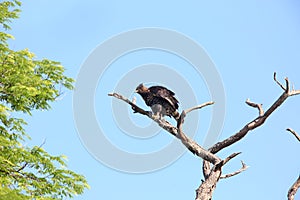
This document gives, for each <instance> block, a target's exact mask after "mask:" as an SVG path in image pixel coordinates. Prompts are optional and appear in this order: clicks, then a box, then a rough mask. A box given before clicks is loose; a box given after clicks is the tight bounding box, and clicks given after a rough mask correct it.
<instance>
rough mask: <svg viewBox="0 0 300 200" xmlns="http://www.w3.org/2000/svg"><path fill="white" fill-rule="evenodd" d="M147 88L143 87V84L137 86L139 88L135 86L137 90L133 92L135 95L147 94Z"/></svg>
mask: <svg viewBox="0 0 300 200" xmlns="http://www.w3.org/2000/svg"><path fill="white" fill-rule="evenodd" d="M148 91H149V90H148V88H147V87H146V86H144V85H143V83H141V84H139V86H137V88H136V89H135V92H136V93H139V94H141V93H145V92H148Z"/></svg>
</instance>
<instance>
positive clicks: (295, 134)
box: [286, 128, 300, 142]
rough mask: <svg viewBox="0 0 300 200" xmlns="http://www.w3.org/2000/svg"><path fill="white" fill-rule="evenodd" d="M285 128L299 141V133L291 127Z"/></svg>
mask: <svg viewBox="0 0 300 200" xmlns="http://www.w3.org/2000/svg"><path fill="white" fill-rule="evenodd" d="M286 130H287V131H289V132H291V133H292V134H293V135H294V136H295V137H296V138H297V140H298V141H299V142H300V135H298V134H297V133H296V131H294V130H293V129H291V128H287V129H286Z"/></svg>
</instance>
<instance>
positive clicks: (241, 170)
mask: <svg viewBox="0 0 300 200" xmlns="http://www.w3.org/2000/svg"><path fill="white" fill-rule="evenodd" d="M241 163H242V167H241V169H239V170H237V171H235V172H233V173H230V174H225V175H222V176H221V177H220V178H221V179H225V178H230V177H232V176H235V175H238V174H239V173H241V172H243V171H245V170H246V169H248V167H249V166H247V165H246V164H245V163H244V162H243V161H241Z"/></svg>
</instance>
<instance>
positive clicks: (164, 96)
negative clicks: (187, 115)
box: [135, 83, 179, 120]
mask: <svg viewBox="0 0 300 200" xmlns="http://www.w3.org/2000/svg"><path fill="white" fill-rule="evenodd" d="M135 92H136V93H138V94H139V95H141V96H142V98H143V99H144V101H145V103H146V105H147V106H149V107H151V110H152V112H153V114H154V115H155V116H156V117H159V119H161V118H162V117H164V116H169V117H173V118H174V119H175V120H178V119H179V113H178V111H177V109H178V100H177V99H176V98H175V97H174V95H175V93H174V92H172V91H171V90H169V89H167V88H165V87H163V86H152V87H149V88H147V87H146V86H144V85H143V84H142V83H141V84H140V85H139V86H138V87H137V88H136V90H135Z"/></svg>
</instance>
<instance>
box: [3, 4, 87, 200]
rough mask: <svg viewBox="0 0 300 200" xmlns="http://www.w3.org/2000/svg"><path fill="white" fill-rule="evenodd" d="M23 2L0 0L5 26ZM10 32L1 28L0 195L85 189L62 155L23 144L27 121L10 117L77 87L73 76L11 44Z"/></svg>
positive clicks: (18, 199) (17, 197)
mask: <svg viewBox="0 0 300 200" xmlns="http://www.w3.org/2000/svg"><path fill="white" fill-rule="evenodd" d="M19 6H20V2H19V1H16V0H12V1H3V2H1V3H0V24H1V25H2V28H3V30H7V29H10V27H9V22H10V21H11V20H12V19H14V18H17V17H18V13H19V12H20V11H19V9H16V8H15V7H19ZM9 38H13V37H12V36H11V35H9V34H7V33H5V32H4V31H3V32H0V199H7V200H9V199H11V200H27V199H28V200H29V199H36V200H50V199H63V198H65V197H73V196H74V195H77V194H82V193H83V191H84V189H85V188H88V187H89V186H88V184H87V182H86V180H85V178H84V177H83V176H82V175H78V174H76V173H74V172H73V171H70V170H68V169H67V168H66V162H65V161H66V160H65V157H64V156H52V155H50V154H49V153H47V152H46V151H45V150H44V149H43V148H42V146H35V147H27V146H24V145H23V144H22V143H24V141H25V140H28V139H30V138H29V136H28V135H27V134H26V133H25V130H24V126H25V125H26V122H25V121H24V120H23V119H19V118H14V117H12V115H13V114H14V113H17V112H23V113H25V114H29V115H31V111H33V110H36V109H42V110H47V109H49V108H50V103H51V102H53V101H55V100H56V98H57V97H58V96H59V95H60V94H61V89H62V88H67V89H72V88H73V86H72V83H73V79H71V78H68V77H67V76H65V75H64V68H63V67H62V66H61V65H60V63H58V62H55V61H51V60H47V59H43V60H36V59H35V56H34V54H33V53H31V52H29V51H28V50H27V49H24V50H20V51H13V50H11V49H10V48H9V46H8V44H7V40H8V39H9Z"/></svg>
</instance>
